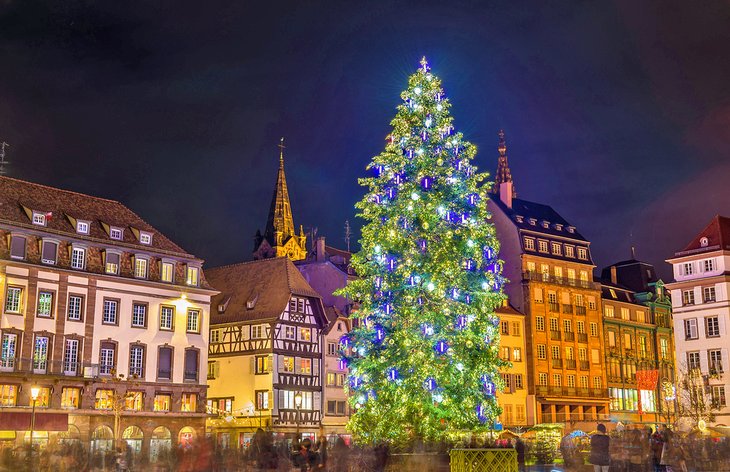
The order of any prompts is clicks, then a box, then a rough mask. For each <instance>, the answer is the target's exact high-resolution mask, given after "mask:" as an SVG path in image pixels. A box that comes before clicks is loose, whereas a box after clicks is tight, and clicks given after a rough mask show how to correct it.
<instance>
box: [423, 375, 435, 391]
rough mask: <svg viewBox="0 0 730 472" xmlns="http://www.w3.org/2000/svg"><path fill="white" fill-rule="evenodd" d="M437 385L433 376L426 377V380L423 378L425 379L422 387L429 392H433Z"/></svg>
mask: <svg viewBox="0 0 730 472" xmlns="http://www.w3.org/2000/svg"><path fill="white" fill-rule="evenodd" d="M437 386H438V385H437V384H436V379H434V378H433V377H429V378H427V379H426V380H425V381H424V382H423V387H424V388H425V389H426V390H428V391H429V392H433V391H434V390H436V387H437Z"/></svg>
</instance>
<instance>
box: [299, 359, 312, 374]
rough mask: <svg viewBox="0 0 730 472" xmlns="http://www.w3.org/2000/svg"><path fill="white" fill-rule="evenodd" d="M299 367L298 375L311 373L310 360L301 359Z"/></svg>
mask: <svg viewBox="0 0 730 472" xmlns="http://www.w3.org/2000/svg"><path fill="white" fill-rule="evenodd" d="M299 365H300V367H299V373H300V374H311V373H312V359H301V362H300V364H299Z"/></svg>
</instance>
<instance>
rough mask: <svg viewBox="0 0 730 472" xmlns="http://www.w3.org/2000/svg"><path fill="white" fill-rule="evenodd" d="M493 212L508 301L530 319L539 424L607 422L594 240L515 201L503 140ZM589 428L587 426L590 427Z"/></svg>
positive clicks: (545, 210)
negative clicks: (594, 269)
mask: <svg viewBox="0 0 730 472" xmlns="http://www.w3.org/2000/svg"><path fill="white" fill-rule="evenodd" d="M498 150H499V154H500V156H499V163H498V169H497V172H496V176H497V179H496V185H495V187H494V189H493V192H494V193H493V197H492V198H491V199H490V200H489V203H488V205H489V209H490V210H491V212H492V215H493V216H492V219H493V223H494V225H495V228H496V230H497V237H498V238H499V241H500V245H501V249H500V258H501V259H502V260H503V261H504V267H503V272H502V273H503V275H504V276H505V277H506V278H507V279H508V280H510V283H508V284H507V286H506V287H505V292H506V293H507V295H508V296H509V299H510V303H511V304H512V305H513V306H514V307H515V309H516V310H517V311H519V312H521V313H524V314H525V339H526V353H527V355H526V362H527V388H528V394H530V395H535V402H536V413H535V421H536V422H537V423H566V428H568V429H569V430H570V429H585V428H592V426H591V425H593V426H595V424H594V423H595V421H596V420H604V419H607V418H608V400H609V399H608V390H607V384H606V371H605V363H604V353H603V342H602V337H603V327H602V317H601V313H600V309H599V308H600V307H599V304H600V299H601V290H600V285H599V284H598V283H596V282H594V281H593V275H592V272H593V268H594V267H595V266H594V264H593V262H592V258H591V253H590V242H589V241H588V240H587V239H585V238H584V237H583V236H582V235H581V234H580V233H579V232H578V231H577V229H576V228H575V227H574V226H573V225H571V224H570V223H568V222H567V221H566V220H565V219H564V218H563V217H561V216H560V215H559V214H558V213H557V212H556V211H555V210H553V209H552V208H551V207H549V206H547V205H543V204H539V203H534V202H530V201H526V200H522V199H518V198H516V194H515V192H514V187H513V182H512V176H511V172H510V171H509V166H508V161H507V152H506V151H507V147H506V145H505V142H504V135H503V134H500V143H499V148H498ZM588 423H590V424H588Z"/></svg>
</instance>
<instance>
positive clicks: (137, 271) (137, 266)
mask: <svg viewBox="0 0 730 472" xmlns="http://www.w3.org/2000/svg"><path fill="white" fill-rule="evenodd" d="M142 262H143V263H144V264H141V263H142ZM142 266H144V274H142V270H141V267H142ZM149 274H150V260H149V258H148V257H144V256H137V255H135V256H134V277H135V278H137V279H146V278H147V277H149Z"/></svg>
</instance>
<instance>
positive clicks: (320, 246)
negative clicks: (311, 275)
mask: <svg viewBox="0 0 730 472" xmlns="http://www.w3.org/2000/svg"><path fill="white" fill-rule="evenodd" d="M316 260H317V262H324V260H325V250H324V236H320V237H319V238H317V259H316Z"/></svg>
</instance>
